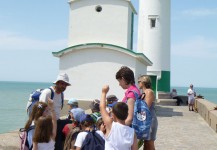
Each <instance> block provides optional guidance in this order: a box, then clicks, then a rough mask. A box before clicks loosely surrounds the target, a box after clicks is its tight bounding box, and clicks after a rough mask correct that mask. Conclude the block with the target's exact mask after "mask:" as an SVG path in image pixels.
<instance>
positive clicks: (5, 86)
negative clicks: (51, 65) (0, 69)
mask: <svg viewBox="0 0 217 150" xmlns="http://www.w3.org/2000/svg"><path fill="white" fill-rule="evenodd" d="M51 85H52V83H40V82H15V81H0V133H7V132H10V131H14V130H18V129H19V128H22V127H24V125H25V122H26V121H27V119H28V116H27V113H26V104H27V101H28V99H29V95H30V93H31V92H32V91H34V90H36V89H38V88H47V87H50V86H51ZM172 88H175V89H176V90H177V93H178V95H187V90H188V87H175V86H172V87H171V89H172ZM194 88H195V91H196V93H197V95H199V94H200V95H202V96H204V98H205V99H207V100H209V101H210V102H213V103H216V104H217V88H203V87H194Z"/></svg>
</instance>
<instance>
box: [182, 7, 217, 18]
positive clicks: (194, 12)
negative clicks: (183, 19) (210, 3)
mask: <svg viewBox="0 0 217 150" xmlns="http://www.w3.org/2000/svg"><path fill="white" fill-rule="evenodd" d="M182 14H183V15H186V16H193V17H206V16H217V8H215V9H206V8H203V9H189V10H184V11H182Z"/></svg>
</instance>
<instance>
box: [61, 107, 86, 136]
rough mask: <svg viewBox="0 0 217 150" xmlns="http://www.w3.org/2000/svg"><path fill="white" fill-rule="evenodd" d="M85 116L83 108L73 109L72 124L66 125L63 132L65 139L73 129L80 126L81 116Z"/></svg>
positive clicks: (71, 114)
mask: <svg viewBox="0 0 217 150" xmlns="http://www.w3.org/2000/svg"><path fill="white" fill-rule="evenodd" d="M83 114H84V110H83V109H81V108H73V109H71V111H70V118H71V120H72V123H70V124H66V125H65V126H64V128H63V130H62V132H63V134H64V135H65V137H66V136H67V135H68V133H69V132H70V130H71V129H73V128H75V127H78V126H79V120H80V116H82V115H83Z"/></svg>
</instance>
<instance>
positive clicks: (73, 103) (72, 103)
mask: <svg viewBox="0 0 217 150" xmlns="http://www.w3.org/2000/svg"><path fill="white" fill-rule="evenodd" d="M67 105H68V106H69V114H68V116H67V119H71V117H70V111H71V110H72V109H75V108H78V100H77V99H75V98H71V99H70V100H69V101H68V104H67Z"/></svg>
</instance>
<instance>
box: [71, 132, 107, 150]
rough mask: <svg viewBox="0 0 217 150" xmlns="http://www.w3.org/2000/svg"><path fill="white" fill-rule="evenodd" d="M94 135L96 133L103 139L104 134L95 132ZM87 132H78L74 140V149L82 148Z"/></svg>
mask: <svg viewBox="0 0 217 150" xmlns="http://www.w3.org/2000/svg"><path fill="white" fill-rule="evenodd" d="M96 133H98V134H99V135H100V136H101V137H102V138H103V139H104V134H103V132H102V131H99V130H97V131H96ZM87 134H88V132H80V133H79V134H78V136H77V138H76V141H75V146H76V147H80V148H81V146H82V144H83V142H84V140H85V138H86V136H87Z"/></svg>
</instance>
